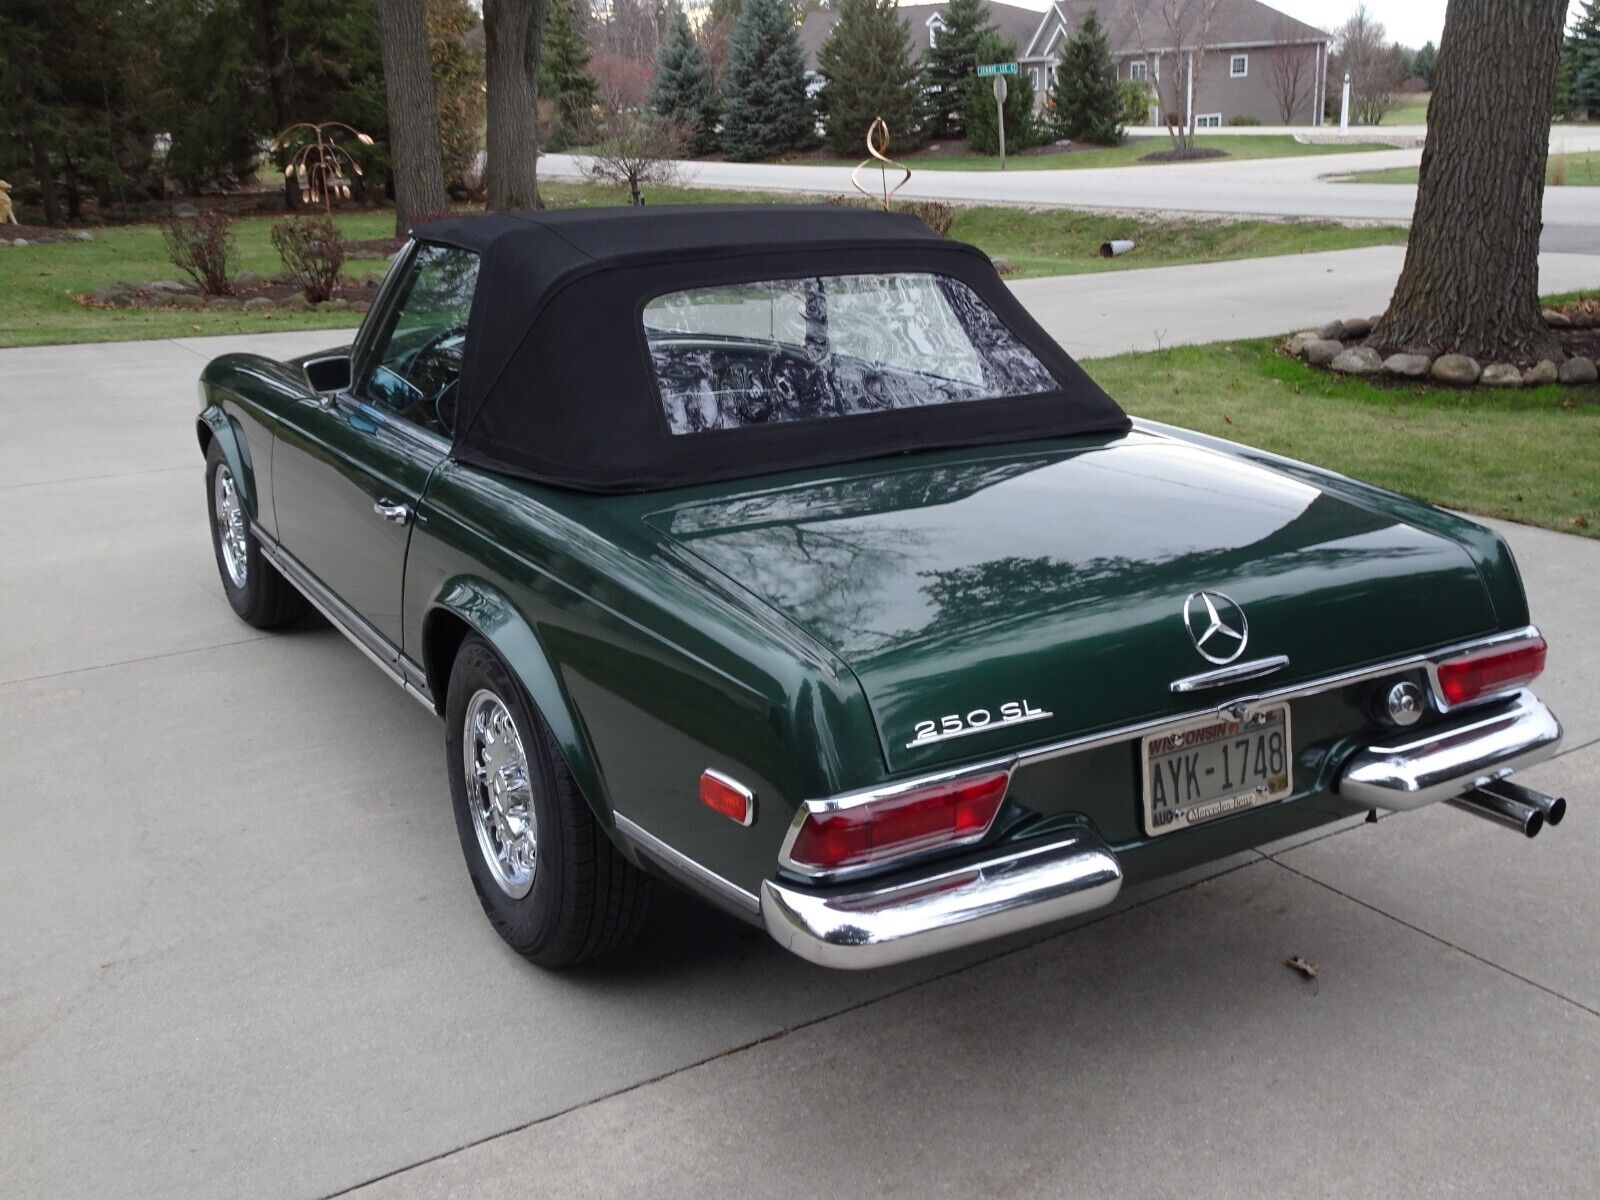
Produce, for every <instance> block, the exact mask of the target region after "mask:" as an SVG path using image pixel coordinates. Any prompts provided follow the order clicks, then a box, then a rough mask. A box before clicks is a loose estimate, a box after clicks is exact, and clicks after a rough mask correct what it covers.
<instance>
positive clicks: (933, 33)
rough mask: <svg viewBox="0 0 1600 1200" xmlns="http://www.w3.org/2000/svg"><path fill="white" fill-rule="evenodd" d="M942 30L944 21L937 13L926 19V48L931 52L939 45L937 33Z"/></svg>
mask: <svg viewBox="0 0 1600 1200" xmlns="http://www.w3.org/2000/svg"><path fill="white" fill-rule="evenodd" d="M943 28H944V21H943V19H942V18H940V16H939V14H938V13H934V14H933V16H931V17H929V18H928V48H929V49H930V50H931V49H933V48H934V47H936V46H938V44H939V31H940V30H941V29H943Z"/></svg>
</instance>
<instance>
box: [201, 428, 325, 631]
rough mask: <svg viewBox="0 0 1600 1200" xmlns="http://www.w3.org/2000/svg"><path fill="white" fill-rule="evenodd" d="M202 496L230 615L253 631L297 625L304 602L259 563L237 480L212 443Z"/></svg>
mask: <svg viewBox="0 0 1600 1200" xmlns="http://www.w3.org/2000/svg"><path fill="white" fill-rule="evenodd" d="M206 496H207V498H208V499H209V501H210V503H209V504H208V505H207V506H206V508H207V512H208V513H209V515H210V518H211V548H212V549H213V550H215V551H216V555H217V573H218V574H219V575H221V576H222V590H223V591H224V592H225V593H227V596H228V603H229V605H231V606H232V608H233V611H234V612H236V613H238V614H239V616H240V617H241V618H243V619H244V620H245V621H247V622H249V623H250V624H251V625H254V626H255V627H256V628H257V629H276V628H278V627H279V626H280V625H288V624H290V623H292V622H294V621H298V620H299V619H300V618H301V617H303V616H304V615H305V613H306V609H307V607H308V605H307V603H306V598H305V597H304V596H302V595H301V594H300V593H299V592H298V591H296V590H295V587H294V585H293V584H292V583H290V582H289V581H288V580H287V579H285V578H284V577H283V576H282V575H280V574H279V573H278V569H277V568H276V567H274V566H273V565H272V564H271V563H269V562H268V561H267V560H266V559H265V558H263V557H262V555H261V546H260V544H259V543H258V542H257V541H256V536H255V534H253V533H251V532H250V520H249V514H248V513H246V512H245V508H244V497H243V496H242V495H241V494H240V492H239V480H238V479H237V478H236V477H235V476H234V473H233V468H232V467H230V466H229V465H228V459H227V456H226V455H224V454H223V453H222V447H221V446H219V445H217V443H215V442H213V443H212V444H211V449H210V450H208V451H207V452H206Z"/></svg>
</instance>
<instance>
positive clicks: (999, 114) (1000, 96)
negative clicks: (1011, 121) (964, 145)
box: [978, 62, 1017, 171]
mask: <svg viewBox="0 0 1600 1200" xmlns="http://www.w3.org/2000/svg"><path fill="white" fill-rule="evenodd" d="M1016 73H1017V64H1016V63H1014V62H1004V63H979V64H978V78H979V79H988V78H991V77H992V78H993V79H994V107H995V128H996V131H997V132H998V133H999V135H1000V169H1001V170H1002V171H1004V170H1005V169H1006V76H1007V75H1015V74H1016Z"/></svg>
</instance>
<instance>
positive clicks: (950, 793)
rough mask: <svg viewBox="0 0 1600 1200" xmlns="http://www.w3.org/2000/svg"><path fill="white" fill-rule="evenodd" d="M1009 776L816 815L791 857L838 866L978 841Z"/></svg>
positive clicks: (810, 863)
mask: <svg viewBox="0 0 1600 1200" xmlns="http://www.w3.org/2000/svg"><path fill="white" fill-rule="evenodd" d="M1010 780H1011V776H1010V774H1009V773H1008V772H1006V771H995V772H992V773H988V774H983V775H974V776H969V777H968V778H966V779H958V780H951V781H949V782H947V783H936V784H931V785H930V786H928V787H925V788H918V789H917V790H916V791H912V792H906V793H904V794H902V795H899V796H890V797H886V798H884V799H882V800H873V801H871V802H869V803H866V804H858V805H856V806H855V807H853V808H842V809H839V810H838V811H836V812H816V813H811V814H809V815H808V816H807V817H806V819H805V824H803V825H802V826H801V827H800V832H799V834H798V835H797V836H796V837H795V840H794V845H793V846H792V847H791V848H790V850H789V858H790V860H791V861H792V862H793V863H794V864H795V865H796V866H799V867H811V868H814V869H817V870H837V869H838V868H840V867H855V866H861V865H863V864H866V863H875V862H882V861H884V860H885V859H890V858H897V857H899V856H900V855H903V854H916V853H919V852H921V851H925V850H933V849H937V848H938V847H941V846H959V845H963V844H965V843H968V842H975V841H977V840H978V839H980V838H981V837H983V835H984V834H985V833H987V832H988V831H989V825H990V823H991V822H993V820H994V817H995V814H996V813H997V812H999V811H1000V804H1001V801H1003V800H1004V799H1005V798H1006V786H1007V784H1009V783H1010Z"/></svg>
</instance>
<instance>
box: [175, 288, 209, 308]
mask: <svg viewBox="0 0 1600 1200" xmlns="http://www.w3.org/2000/svg"><path fill="white" fill-rule="evenodd" d="M205 306H206V302H205V301H204V300H202V299H201V298H200V297H199V296H196V295H194V294H192V293H190V292H183V293H182V294H180V295H176V296H174V297H173V298H172V307H173V308H204V307H205Z"/></svg>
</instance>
